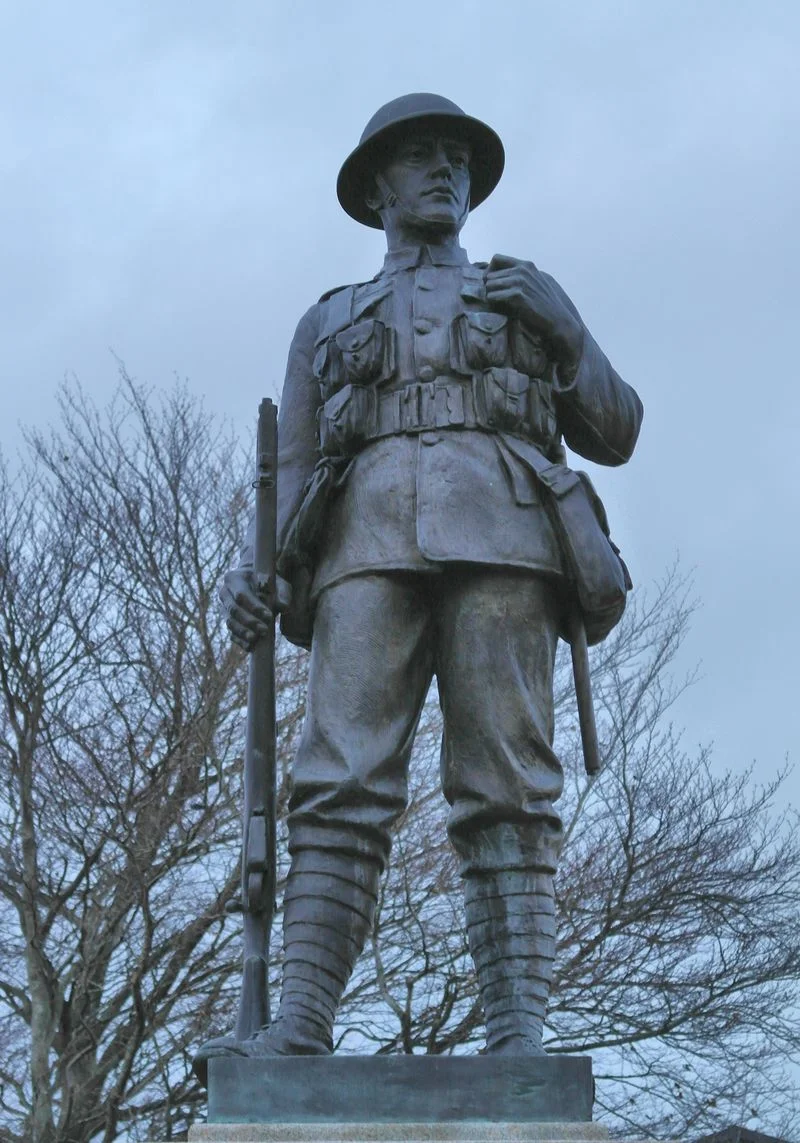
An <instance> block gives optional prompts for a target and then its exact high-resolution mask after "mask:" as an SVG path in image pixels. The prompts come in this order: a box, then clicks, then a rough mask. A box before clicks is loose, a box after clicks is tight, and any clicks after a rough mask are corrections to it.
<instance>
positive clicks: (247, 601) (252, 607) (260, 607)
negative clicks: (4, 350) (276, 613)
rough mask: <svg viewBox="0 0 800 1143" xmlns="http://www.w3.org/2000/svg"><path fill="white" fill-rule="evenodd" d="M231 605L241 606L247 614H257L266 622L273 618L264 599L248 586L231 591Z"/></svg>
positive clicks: (232, 606)
mask: <svg viewBox="0 0 800 1143" xmlns="http://www.w3.org/2000/svg"><path fill="white" fill-rule="evenodd" d="M230 607H231V609H233V608H239V609H240V610H241V611H242V612H244V613H245V614H246V615H255V616H257V617H258V618H260V619H261V620H263V621H264V622H265V623H267V622H269V620H270V619H271V618H272V612H271V611H270V609H269V607H268V606H267V604H266V603H265V602H264V600H263V599H262V598H261V597H260V596H259V595H256V594H255V592H252V591H250V590H249V589H248V588H246V587H241V588H239V590H238V591H234V592H232V593H231V602H230Z"/></svg>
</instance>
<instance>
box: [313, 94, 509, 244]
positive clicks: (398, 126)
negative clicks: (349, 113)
mask: <svg viewBox="0 0 800 1143" xmlns="http://www.w3.org/2000/svg"><path fill="white" fill-rule="evenodd" d="M412 129H413V130H415V131H416V130H420V131H431V130H433V131H436V132H437V133H445V134H447V135H450V136H452V137H453V138H454V139H463V140H464V141H465V142H467V143H469V146H470V152H471V157H470V164H469V173H470V196H469V208H470V210H474V209H475V207H476V206H479V205H480V203H482V202H483V201H484V199H486V198H488V197H489V195H490V194H491V193H492V191H493V190H494V188H495V187H496V186H497V184H498V183H499V181H500V176H501V175H502V173H503V167H504V166H505V159H506V157H505V151H504V149H503V144H502V143H501V141H500V136H499V135H498V134H497V132H496V131H493V130H492V128H491V127H489V126H488V125H487V124H486V123H482V122H481V120H480V119H473V118H472V116H470V115H463V114H462V115H453V114H451V113H449V112H446V111H427V112H425V113H424V114H419V113H418V112H417V113H415V114H410V115H405V116H403V117H401V118H399V119H395V120H393V122H391V123H389V124H387V126H386V127H383V128H381V129H380V130H378V131H376V132H375V133H374V134H372V135H370V137H369V138H368V139H365V140H364V142H363V143H360V144H359V145H358V146H357V147H356V149H355V150H354V151H353V152H352V154H350V155H348V157H347V158H346V159H345V161H344V163H343V164H342V169H341V170H340V171H339V178H338V179H337V181H336V194H337V196H338V198H339V202H340V204H341V206H342V209H343V210H345V211H346V212H347V213H348V214H349V215H350V217H351V218H354V219H355V220H356V222H361V223H363V225H364V226H371V227H373V229H375V230H382V229H383V223H382V222H381V219H380V215H379V214H377V213H376V212H375V211H374V210H371V209H370V208H369V207H368V206H367V202H366V198H367V195H368V194H369V193H370V191H371V190H372V189H373V188H374V183H373V181H372V180H373V177H374V175H375V172H376V170H377V169H378V168H379V167H380V166H381V164H382V163H383V162H385V161H386V158H387V157H388V156H387V151H388V149H389V148H390V146H391V144H392V143H394V142H395V141H397V140H398V139H400V138H402V137H404V136H406V135H408V133H409V131H410V130H412Z"/></svg>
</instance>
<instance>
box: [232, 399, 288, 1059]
mask: <svg viewBox="0 0 800 1143" xmlns="http://www.w3.org/2000/svg"><path fill="white" fill-rule="evenodd" d="M277 412H278V411H277V407H276V405H275V404H274V403H273V402H272V401H270V400H268V399H265V400H263V401H262V402H261V403H260V405H259V407H258V437H257V445H256V476H255V480H254V481H253V488H254V489H255V492H256V514H255V536H254V542H253V571H254V573H255V578H256V582H257V584H258V590H259V593H260V594H262V595H264V597H265V598H266V599H267V600H268V601H269V603H270V606H272V605H274V601H275V598H276V589H275V549H276V535H275V533H276V523H277V468H278V425H277ZM242 824H243V829H244V839H243V844H242V896H241V909H242V912H243V914H244V956H243V966H242V991H241V996H240V999H239V1019H238V1021H237V1024H236V1039H237V1040H246V1039H247V1037H248V1036H250V1035H252V1034H253V1033H254V1032H257V1031H258V1029H259V1028H262V1027H263V1026H264V1025H266V1024H269V1022H270V1009H269V989H268V983H269V978H268V971H267V957H268V953H269V937H270V931H271V929H272V918H273V916H274V913H275V864H276V856H275V620H274V618H273V620H272V622H271V623H270V624H269V632H268V634H266V635H264V636H262V637H261V638H260V639H259V641H258V643H256V645H255V647H254V649H253V650H252V651H251V652H250V663H249V678H248V687H247V739H246V745H245V754H244V813H243V822H242Z"/></svg>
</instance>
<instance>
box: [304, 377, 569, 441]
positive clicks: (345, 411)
mask: <svg viewBox="0 0 800 1143" xmlns="http://www.w3.org/2000/svg"><path fill="white" fill-rule="evenodd" d="M431 429H483V430H486V431H490V432H506V433H513V434H515V435H517V436H521V437H523V438H524V439H526V440H529V441H531V443H533V444H536V445H537V446H538V447H539V448H541V449H543V450H544V451H545V452H550V451H551V450H552V448H553V446H554V445H555V444H556V443H557V421H556V414H555V408H554V405H553V396H552V389H551V386H550V383H549V382H547V381H545V380H543V379H542V378H539V377H528V376H527V375H526V374H524V373H519V372H518V371H517V370H516V369H506V368H501V367H497V366H494V367H491V368H488V369H485V370H483V371H482V372H480V373H475V374H474V375H473V376H472V377H469V378H466V377H453V376H442V377H437V378H436V379H435V380H433V381H415V382H412V383H411V384H409V385H404V386H402V387H401V388H395V389H389V390H388V391H387V390H383V389H380V388H377V387H375V386H366V385H345V386H344V387H343V388H342V389H340V390H339V391H338V392H336V393H334V395H333V396H332V397H329V398H328V400H327V401H326V402H325V404H324V405H323V407H322V409H321V410H320V413H319V439H320V449H321V451H322V454H323V456H330V457H342V456H354V455H355V454H356V453H358V452H359V451H360V450H361V449H362V448H363V447H364V445H366V444H368V443H370V442H371V441H374V440H379V439H380V438H381V437H388V436H394V435H396V434H398V433H422V432H427V431H429V430H431Z"/></svg>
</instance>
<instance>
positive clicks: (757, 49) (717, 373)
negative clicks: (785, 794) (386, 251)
mask: <svg viewBox="0 0 800 1143" xmlns="http://www.w3.org/2000/svg"><path fill="white" fill-rule="evenodd" d="M798 59H800V5H798V4H797V3H796V2H794V0H785V2H784V3H774V2H769V0H767V2H764V0H761V2H759V3H751V2H746V0H728V2H722V0H705V2H704V0H694V2H689V3H687V2H681V0H679V2H675V0H673V2H669V3H668V2H663V0H640V2H638V3H634V2H631V3H620V2H616V3H615V2H614V0H603V2H592V0H586V2H575V3H569V2H565V3H562V4H553V3H551V2H548V3H540V2H539V0H516V2H514V0H508V2H505V3H503V2H502V0H494V2H493V3H492V4H488V3H486V2H485V0H483V2H481V3H470V2H463V3H456V2H455V0H451V2H447V3H442V4H438V5H435V4H432V3H431V2H430V0H424V2H419V0H405V2H404V3H402V4H393V5H386V4H378V3H369V4H367V3H346V2H342V0H339V2H337V3H327V2H322V0H318V2H309V0H306V2H305V3H298V4H296V5H294V6H290V5H289V4H286V3H280V4H278V3H265V2H261V3H259V2H257V0H238V2H237V0H227V2H226V3H220V2H219V0H214V2H206V0H191V2H188V0H185V2H182V3H180V2H177V0H175V2H166V0H164V2H158V0H149V2H147V0H140V2H139V3H135V4H134V3H125V2H122V0H116V2H115V3H113V4H109V3H107V2H100V0H97V2H88V0H72V2H70V3H66V2H58V3H56V2H50V3H30V4H25V5H23V4H6V5H4V6H3V8H2V10H0V95H1V97H2V103H1V105H2V107H3V109H4V110H3V112H2V117H1V118H0V164H1V165H2V179H1V180H0V204H1V205H2V214H1V217H2V227H1V228H0V268H1V269H2V274H1V275H0V378H1V379H2V382H1V383H2V394H3V400H2V409H3V417H2V420H0V444H2V447H3V448H4V450H5V451H6V452H9V453H13V451H14V449H15V448H16V444H17V441H18V439H19V424H20V423H36V424H42V423H43V422H45V421H47V420H48V419H51V418H53V417H54V415H55V392H56V389H57V387H58V384H59V382H60V380H61V379H62V378H63V377H64V375H65V374H74V375H76V376H77V377H78V378H79V379H80V380H81V382H82V383H83V384H84V386H85V387H86V388H87V389H88V390H89V392H90V393H91V394H93V395H94V397H95V398H96V399H98V400H99V401H101V402H102V401H103V400H104V399H105V398H106V396H107V395H109V394H110V393H111V390H112V388H113V386H114V384H115V368H116V367H115V364H114V360H113V358H112V355H111V353H110V350H113V351H114V353H116V354H117V355H118V356H119V357H120V358H122V359H123V360H124V361H125V363H126V364H127V367H128V369H129V371H130V372H131V373H132V374H133V375H134V376H136V377H137V378H139V379H140V380H142V381H147V382H148V383H150V384H151V385H153V386H155V387H157V388H162V387H164V388H165V387H168V386H169V385H170V384H171V382H172V379H173V376H174V375H175V374H176V373H177V374H179V375H180V376H184V377H187V378H188V379H189V381H190V384H191V387H192V389H193V390H194V391H195V392H196V393H198V394H200V395H202V396H203V398H204V399H205V401H206V403H207V405H208V407H210V408H211V409H213V410H215V411H220V412H221V411H223V410H225V411H227V412H228V413H229V414H230V416H231V417H232V418H233V420H234V422H235V424H236V425H237V427H239V426H240V427H241V431H242V433H243V434H244V433H245V432H249V431H250V429H251V426H252V422H253V418H254V415H255V411H256V408H257V402H258V399H259V398H260V397H261V396H263V395H274V394H275V393H276V392H277V390H278V388H279V386H280V380H281V378H282V374H283V368H284V363H285V357H286V350H287V348H288V344H289V341H290V338H291V335H292V333H293V331H294V327H295V324H296V322H297V320H298V319H299V317H300V316H301V314H302V313H303V312H304V311H305V310H306V309H307V307H308V306H309V305H310V304H311V302H313V301H315V300H316V299H317V297H318V296H319V294H320V293H322V292H323V291H324V290H325V289H328V288H330V287H332V286H335V285H338V284H341V283H345V282H351V281H359V280H363V279H365V278H369V277H371V276H372V274H373V273H375V271H376V270H377V269H378V268H379V266H380V264H381V261H382V257H383V245H382V244H383V239H382V235H381V234H380V233H376V232H372V231H369V230H367V229H365V228H362V227H359V226H358V225H357V224H356V223H354V222H352V221H351V220H350V219H349V218H348V217H347V216H346V215H345V214H344V213H343V212H342V211H341V209H340V208H339V206H338V203H337V201H336V197H335V190H334V186H335V179H336V174H337V171H338V168H339V165H340V163H341V161H342V160H343V159H344V157H345V156H346V155H347V154H348V153H349V151H350V150H351V149H352V147H353V146H354V145H355V143H356V142H357V140H358V137H359V135H360V133H361V130H362V128H363V126H364V124H365V123H366V121H367V119H368V118H369V117H370V116H371V114H372V113H373V111H374V110H375V109H376V108H377V107H378V106H379V105H380V104H382V103H384V102H385V101H387V100H389V99H392V98H394V97H395V96H397V95H400V94H403V93H405V92H407V91H415V90H417V91H419V90H421V91H436V92H439V93H441V94H443V95H446V96H448V97H449V98H451V99H454V100H455V101H456V102H458V103H459V104H460V105H461V106H462V107H463V108H464V109H465V110H466V111H468V112H469V113H471V114H474V115H477V116H478V117H479V118H482V119H484V120H486V121H487V122H488V123H490V124H491V125H492V126H493V127H494V128H495V129H496V130H497V131H498V133H499V134H500V136H501V138H502V139H503V141H504V143H505V146H506V153H507V164H506V172H505V175H504V177H503V180H502V182H501V183H500V186H499V187H498V189H497V190H496V192H495V193H494V195H493V196H492V197H491V198H490V199H489V200H488V201H487V202H486V203H485V204H484V205H483V206H481V207H480V209H479V210H477V211H476V212H475V214H474V216H473V217H472V218H471V219H470V221H469V223H468V224H467V227H466V228H465V231H464V234H463V239H464V244H465V246H466V247H467V249H468V251H469V253H470V255H471V257H472V258H473V259H474V260H479V259H489V258H490V257H491V256H492V254H494V253H495V252H500V253H507V254H512V255H514V256H516V257H520V258H528V259H532V260H533V261H535V262H536V263H537V265H539V266H540V267H542V268H544V269H547V270H548V271H550V272H551V273H552V274H554V275H555V276H556V277H557V278H558V279H559V281H560V282H561V283H562V285H563V286H564V287H565V288H566V290H567V292H568V293H569V294H570V295H571V296H572V298H573V300H574V301H575V303H576V304H577V305H578V307H579V309H580V310H581V312H582V314H583V316H584V319H585V320H586V322H587V324H588V325H589V327H590V329H591V330H592V332H593V333H594V335H595V337H596V338H597V340H598V341H599V342H600V344H601V345H602V346H603V348H604V349H605V350H606V352H607V353H608V355H609V357H610V358H611V360H612V362H613V363H614V364H615V366H616V367H617V369H618V370H619V372H620V373H621V374H622V375H623V376H624V377H625V378H626V380H628V381H630V382H631V383H632V384H633V385H634V386H635V387H636V388H637V389H638V391H639V393H640V395H641V397H642V399H643V401H644V404H645V410H646V414H645V422H644V427H643V431H642V436H641V438H640V442H639V447H638V450H637V453H636V456H635V457H634V459H633V461H632V462H631V463H630V464H629V465H628V466H627V467H626V468H622V469H615V470H610V469H608V470H599V469H597V470H594V471H593V475H594V476H595V478H596V483H597V484H598V487H599V490H600V492H601V494H602V495H603V498H604V499H605V501H606V504H607V507H608V509H609V513H610V516H611V521H612V527H613V531H614V534H615V537H616V539H617V541H618V542H619V544H620V546H621V547H622V549H623V552H624V553H625V555H626V557H627V559H628V562H629V564H630V566H631V569H632V572H633V575H634V579H635V580H636V582H637V584H639V585H647V584H648V583H651V582H652V581H653V580H656V579H657V578H659V577H660V576H661V575H662V574H663V573H664V570H665V569H666V567H667V566H668V565H669V564H670V563H671V561H672V560H673V558H674V557H675V555H676V553H678V552H679V553H680V556H681V559H682V562H683V564H684V566H685V567H686V568H687V569H688V568H695V569H696V572H695V579H696V590H697V594H698V596H699V597H700V598H701V600H702V604H703V606H702V609H701V611H700V613H699V614H698V616H697V619H696V621H695V623H694V626H693V630H692V635H691V639H690V642H689V645H688V646H687V648H686V653H685V657H684V662H683V665H684V666H686V667H689V666H691V665H692V663H694V662H696V661H698V660H702V671H703V674H702V679H701V681H700V682H698V683H697V685H696V686H695V687H694V689H693V691H692V693H691V694H689V695H687V696H686V697H685V699H684V700H683V701H682V703H681V706H680V708H679V710H678V712H677V721H678V722H679V723H680V724H681V725H684V726H685V728H686V729H685V742H686V745H687V747H689V748H693V747H694V745H695V744H697V743H707V742H709V741H714V743H715V754H714V756H715V759H716V762H717V764H718V765H719V766H724V765H729V766H731V767H734V768H736V769H739V768H740V767H743V766H745V765H747V764H748V763H750V762H751V761H753V760H757V772H758V773H759V774H763V775H765V776H766V775H769V774H771V773H774V771H775V770H776V769H777V767H778V766H779V765H780V763H781V762H782V760H783V758H784V757H785V756H786V754H787V753H788V754H789V755H790V758H791V759H793V760H794V761H795V762H796V761H797V758H798V744H799V743H800V734H799V733H798V709H800V701H799V700H798V681H799V677H800V671H798V668H797V655H798V649H797V636H798V631H800V621H798V587H799V586H800V585H799V584H798V578H799V577H798V573H797V568H798V563H799V562H800V538H798V528H799V527H800V511H798V509H799V508H800V497H799V496H798V488H799V487H800V458H799V457H798V447H797V438H798V433H800V397H799V396H798V358H797V357H796V356H795V353H796V350H797V343H798V325H799V323H798V315H797V310H798V304H800V289H798V285H800V280H799V276H798V261H799V260H798V252H799V251H798V245H799V243H798V221H797V220H798V200H799V199H800V185H799V184H800V177H799V174H800V160H799V159H798V154H799V153H800V152H799V150H798V137H799V132H798V127H799V126H800V122H799V120H800V95H799V94H798V91H799V87H800V81H798ZM793 790H794V792H795V794H794V796H795V798H796V800H797V801H798V802H799V803H800V796H798V795H800V776H797V775H796V776H795V779H794V781H793Z"/></svg>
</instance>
